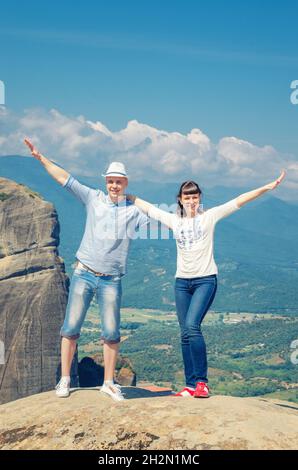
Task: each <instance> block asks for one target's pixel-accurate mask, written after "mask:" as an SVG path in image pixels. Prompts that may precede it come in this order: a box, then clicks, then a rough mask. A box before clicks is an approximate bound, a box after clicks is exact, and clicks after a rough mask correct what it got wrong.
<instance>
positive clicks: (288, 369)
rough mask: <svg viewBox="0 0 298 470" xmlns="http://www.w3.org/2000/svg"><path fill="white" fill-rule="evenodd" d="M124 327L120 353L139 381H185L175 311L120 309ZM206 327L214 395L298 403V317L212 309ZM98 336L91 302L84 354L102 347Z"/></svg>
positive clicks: (173, 383)
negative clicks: (296, 347)
mask: <svg viewBox="0 0 298 470" xmlns="http://www.w3.org/2000/svg"><path fill="white" fill-rule="evenodd" d="M121 327H122V328H121V334H122V344H121V354H122V355H123V356H126V357H128V358H129V359H130V361H131V362H132V365H133V368H134V370H135V372H136V374H137V380H138V381H139V382H153V383H155V384H159V385H161V386H171V387H172V388H173V389H179V388H180V387H181V386H183V385H184V382H183V365H182V361H181V353H180V332H179V327H178V324H177V319H176V315H175V312H173V311H169V312H163V311H159V310H150V309H144V310H143V309H130V308H126V309H122V311H121ZM202 329H203V332H204V337H205V340H206V344H207V351H208V365H209V383H210V387H211V390H212V392H213V393H214V394H224V395H234V396H264V397H272V398H280V399H284V400H285V399H286V400H288V401H293V402H296V403H298V398H297V390H298V366H297V365H295V364H292V362H291V360H290V356H291V352H292V350H291V348H290V345H291V342H292V341H293V340H295V339H297V338H298V319H296V318H295V317H285V316H282V317H277V316H276V315H271V314H255V313H253V314H251V313H241V314H239V313H231V312H229V313H224V314H223V313H220V314H218V313H216V312H209V313H208V315H207V317H206V319H205V320H204V324H203V327H202ZM99 337H100V321H99V314H98V311H97V307H96V305H95V304H93V305H92V307H91V308H90V310H89V312H88V316H87V319H86V321H85V324H84V327H83V329H82V336H81V338H80V342H79V358H80V359H81V358H82V357H84V356H85V355H92V354H93V353H95V352H98V351H99V350H101V348H102V346H101V345H100V341H99ZM292 387H293V388H292Z"/></svg>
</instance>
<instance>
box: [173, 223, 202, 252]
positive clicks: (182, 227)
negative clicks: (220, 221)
mask: <svg viewBox="0 0 298 470" xmlns="http://www.w3.org/2000/svg"><path fill="white" fill-rule="evenodd" d="M175 238H176V240H177V244H178V246H179V248H182V249H183V250H191V249H192V248H193V247H194V245H195V244H196V243H198V242H199V241H200V240H201V239H202V238H203V229H202V226H201V223H200V221H199V220H198V219H184V220H183V221H181V222H179V223H178V225H177V227H176V229H175Z"/></svg>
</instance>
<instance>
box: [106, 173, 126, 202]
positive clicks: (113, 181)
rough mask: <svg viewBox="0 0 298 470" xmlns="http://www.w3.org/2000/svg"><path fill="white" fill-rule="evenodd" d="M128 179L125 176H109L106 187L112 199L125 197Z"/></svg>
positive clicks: (116, 199)
mask: <svg viewBox="0 0 298 470" xmlns="http://www.w3.org/2000/svg"><path fill="white" fill-rule="evenodd" d="M127 185H128V180H127V178H125V177H124V176H107V177H106V187H107V191H108V194H109V196H110V198H111V200H112V201H115V202H116V201H118V200H119V198H120V199H123V195H124V191H125V189H126V187H127Z"/></svg>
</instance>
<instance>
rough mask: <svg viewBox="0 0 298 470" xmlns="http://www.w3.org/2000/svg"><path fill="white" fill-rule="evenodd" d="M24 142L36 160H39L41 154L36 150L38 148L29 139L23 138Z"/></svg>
mask: <svg viewBox="0 0 298 470" xmlns="http://www.w3.org/2000/svg"><path fill="white" fill-rule="evenodd" d="M24 142H25V144H26V145H27V146H28V147H29V149H30V152H31V155H32V156H33V157H34V158H36V160H39V161H40V160H41V156H42V155H41V154H40V153H39V152H38V150H37V149H36V148H35V147H34V145H33V144H32V142H31V141H30V140H29V139H27V138H26V139H24Z"/></svg>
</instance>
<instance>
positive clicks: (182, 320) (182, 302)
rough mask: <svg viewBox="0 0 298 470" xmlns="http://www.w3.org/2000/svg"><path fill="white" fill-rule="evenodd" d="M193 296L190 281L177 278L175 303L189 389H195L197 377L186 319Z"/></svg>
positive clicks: (186, 381) (186, 382)
mask: <svg viewBox="0 0 298 470" xmlns="http://www.w3.org/2000/svg"><path fill="white" fill-rule="evenodd" d="M191 299H192V294H191V292H190V289H189V280H188V279H182V278H176V281H175V301H176V311H177V317H178V322H179V326H180V333H181V351H182V359H183V365H184V375H185V384H186V386H187V387H192V388H195V386H196V385H195V375H194V368H193V361H192V355H191V350H190V343H189V338H188V331H187V329H186V318H187V312H188V309H189V305H190V303H191Z"/></svg>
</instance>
